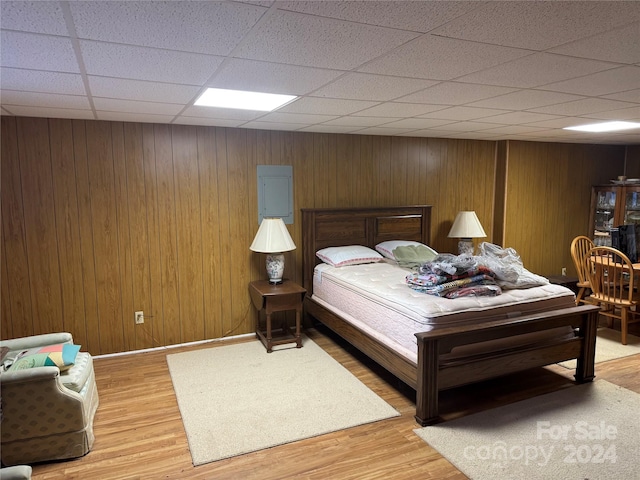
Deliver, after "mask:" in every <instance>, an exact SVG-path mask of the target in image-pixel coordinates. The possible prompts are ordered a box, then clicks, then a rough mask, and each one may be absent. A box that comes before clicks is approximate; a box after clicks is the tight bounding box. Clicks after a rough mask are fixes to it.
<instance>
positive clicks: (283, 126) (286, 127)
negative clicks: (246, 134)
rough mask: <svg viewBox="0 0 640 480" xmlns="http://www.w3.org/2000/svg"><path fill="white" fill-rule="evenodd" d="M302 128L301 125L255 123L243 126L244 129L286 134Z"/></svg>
mask: <svg viewBox="0 0 640 480" xmlns="http://www.w3.org/2000/svg"><path fill="white" fill-rule="evenodd" d="M300 126H301V125H300V124H299V123H284V122H261V121H254V122H248V123H245V124H243V125H242V128H253V129H256V130H282V131H285V132H290V131H295V130H298V129H299V128H300Z"/></svg>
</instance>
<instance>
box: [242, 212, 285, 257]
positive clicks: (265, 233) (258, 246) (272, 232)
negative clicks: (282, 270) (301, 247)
mask: <svg viewBox="0 0 640 480" xmlns="http://www.w3.org/2000/svg"><path fill="white" fill-rule="evenodd" d="M295 248H296V245H295V243H293V240H292V239H291V235H289V231H288V230H287V226H286V225H285V224H284V222H283V221H282V219H281V218H265V219H263V220H262V223H261V224H260V228H259V229H258V233H256V238H254V239H253V243H252V244H251V246H250V247H249V249H250V250H253V251H254V252H260V253H278V252H288V251H290V250H295Z"/></svg>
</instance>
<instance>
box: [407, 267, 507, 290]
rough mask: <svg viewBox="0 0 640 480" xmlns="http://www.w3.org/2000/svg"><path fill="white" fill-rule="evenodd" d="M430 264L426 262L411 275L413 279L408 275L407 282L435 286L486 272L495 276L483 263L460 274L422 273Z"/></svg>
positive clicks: (485, 273)
mask: <svg viewBox="0 0 640 480" xmlns="http://www.w3.org/2000/svg"><path fill="white" fill-rule="evenodd" d="M427 265H428V264H425V265H424V266H423V267H421V268H420V270H419V272H418V273H416V274H414V275H411V279H410V280H409V276H407V283H412V284H414V285H422V286H424V287H433V286H436V285H442V284H443V283H447V282H452V281H454V280H462V279H464V278H469V277H473V276H474V275H479V274H484V275H490V276H491V277H494V276H495V275H494V273H493V272H492V271H491V270H490V269H489V268H487V267H484V266H482V265H480V266H477V265H476V266H474V267H473V268H471V269H469V270H467V271H466V272H462V273H460V274H453V275H449V274H446V273H443V274H436V273H421V272H424V271H429V269H428V268H425V267H427Z"/></svg>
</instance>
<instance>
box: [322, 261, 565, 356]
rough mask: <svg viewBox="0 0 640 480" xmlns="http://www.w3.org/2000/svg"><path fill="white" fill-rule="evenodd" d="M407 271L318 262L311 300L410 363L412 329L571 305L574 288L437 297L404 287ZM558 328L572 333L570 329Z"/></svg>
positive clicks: (534, 338) (524, 339)
mask: <svg viewBox="0 0 640 480" xmlns="http://www.w3.org/2000/svg"><path fill="white" fill-rule="evenodd" d="M408 273H410V271H409V270H406V269H403V268H400V267H398V266H397V265H393V264H391V263H387V262H380V263H370V264H365V265H352V266H348V267H341V268H335V267H332V266H330V265H327V264H324V263H323V264H319V265H317V266H316V268H315V271H314V279H313V299H314V300H315V301H316V302H318V303H319V304H321V305H323V306H324V307H325V308H328V309H329V310H332V311H333V312H335V313H337V314H339V315H340V316H341V317H343V318H344V319H345V320H346V321H349V322H350V323H353V324H354V325H355V326H357V327H358V328H360V329H361V330H363V331H365V332H366V333H368V334H369V335H371V336H372V337H374V338H376V339H377V340H378V341H380V342H383V343H385V344H387V345H389V346H390V347H392V348H393V349H394V350H396V351H397V352H398V353H400V354H402V355H403V356H405V357H407V358H408V359H410V360H412V361H414V362H415V361H416V350H417V348H416V338H415V335H414V334H415V333H417V332H425V331H429V330H431V329H433V328H437V327H438V326H451V325H457V324H461V323H468V322H478V321H481V320H483V319H487V318H500V317H501V316H502V317H503V318H508V317H513V316H519V315H524V314H534V313H538V312H542V311H546V310H555V309H559V308H569V307H574V306H575V296H574V293H573V292H572V291H571V290H569V289H568V288H565V287H562V286H560V285H554V284H547V285H544V286H540V287H534V288H528V289H521V290H504V291H503V293H502V295H498V296H495V297H464V298H457V299H448V298H441V297H436V296H433V295H428V294H425V293H421V292H417V291H415V290H413V289H411V288H409V286H408V285H407V284H406V282H405V277H406V275H407V274H408ZM560 333H561V334H563V335H564V334H566V335H573V333H572V332H571V331H570V329H563V330H562V332H560ZM557 334H558V332H553V333H552V335H557ZM546 336H548V334H547V333H546V332H543V333H542V334H540V335H538V334H536V335H534V336H531V335H527V336H523V337H522V338H515V337H513V338H511V339H508V340H507V341H508V342H509V345H510V346H513V345H515V344H522V345H524V344H527V343H532V342H534V341H542V340H543V339H544V338H543V337H546ZM496 343H499V342H492V345H493V346H494V347H495V345H496ZM457 353H459V354H460V353H461V352H457Z"/></svg>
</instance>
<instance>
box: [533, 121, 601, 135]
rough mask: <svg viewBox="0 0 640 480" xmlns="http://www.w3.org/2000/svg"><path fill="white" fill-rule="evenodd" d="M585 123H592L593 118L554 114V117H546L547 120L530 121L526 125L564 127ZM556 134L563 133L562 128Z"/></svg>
mask: <svg viewBox="0 0 640 480" xmlns="http://www.w3.org/2000/svg"><path fill="white" fill-rule="evenodd" d="M586 123H594V121H593V120H587V119H585V118H582V117H558V116H556V117H555V118H552V119H548V120H541V121H538V122H531V123H530V124H528V125H529V126H530V127H541V128H554V129H561V128H566V127H572V126H575V125H584V124H586ZM558 134H559V135H563V134H564V132H563V131H562V130H559V131H558Z"/></svg>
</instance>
